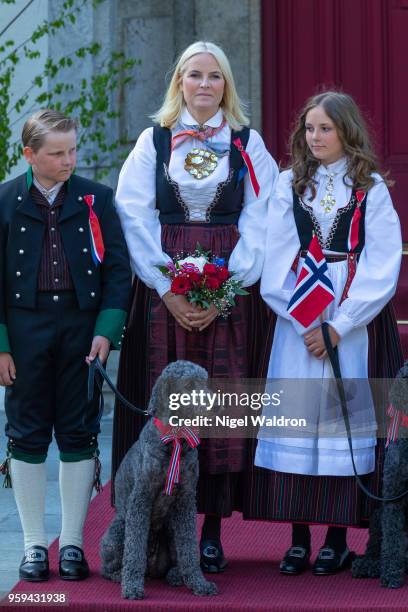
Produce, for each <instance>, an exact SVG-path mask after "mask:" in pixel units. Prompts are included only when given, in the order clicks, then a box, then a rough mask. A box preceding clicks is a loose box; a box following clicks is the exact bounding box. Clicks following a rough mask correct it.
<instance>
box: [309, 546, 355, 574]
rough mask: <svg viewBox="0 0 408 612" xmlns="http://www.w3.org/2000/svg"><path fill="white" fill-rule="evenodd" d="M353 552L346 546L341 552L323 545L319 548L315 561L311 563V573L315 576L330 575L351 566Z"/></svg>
mask: <svg viewBox="0 0 408 612" xmlns="http://www.w3.org/2000/svg"><path fill="white" fill-rule="evenodd" d="M354 557H355V553H353V552H350V551H349V549H348V548H347V547H346V548H345V549H344V551H343V552H342V553H339V552H338V551H337V550H335V549H334V548H332V547H331V546H323V547H322V548H321V549H320V550H319V554H318V555H317V558H316V561H315V562H314V563H313V567H312V573H313V574H314V575H315V576H330V575H331V574H336V573H337V572H341V570H343V569H346V568H349V567H351V563H352V561H353V559H354Z"/></svg>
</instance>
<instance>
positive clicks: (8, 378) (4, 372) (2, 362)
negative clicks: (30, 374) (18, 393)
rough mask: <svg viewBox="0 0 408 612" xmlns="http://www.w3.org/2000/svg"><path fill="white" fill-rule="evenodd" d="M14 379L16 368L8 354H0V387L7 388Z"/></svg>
mask: <svg viewBox="0 0 408 612" xmlns="http://www.w3.org/2000/svg"><path fill="white" fill-rule="evenodd" d="M15 379H16V366H15V365H14V360H13V358H12V356H11V355H10V353H0V386H1V387H9V386H10V385H12V384H13V383H14V381H15Z"/></svg>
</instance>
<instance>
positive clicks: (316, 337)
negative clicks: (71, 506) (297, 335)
mask: <svg viewBox="0 0 408 612" xmlns="http://www.w3.org/2000/svg"><path fill="white" fill-rule="evenodd" d="M329 336H330V340H331V343H332V346H333V348H334V347H335V346H337V345H338V343H339V342H340V336H339V334H338V333H337V332H336V330H335V329H334V327H331V325H329ZM303 338H304V342H305V346H306V348H307V350H308V351H309V352H310V353H312V355H314V356H315V357H316V358H317V359H324V358H325V357H327V351H326V347H325V344H324V339H323V332H322V328H321V327H316V329H312V331H310V332H307V334H305V335H304V336H303Z"/></svg>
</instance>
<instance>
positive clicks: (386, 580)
mask: <svg viewBox="0 0 408 612" xmlns="http://www.w3.org/2000/svg"><path fill="white" fill-rule="evenodd" d="M380 582H381V586H383V587H386V588H387V589H399V588H400V587H402V586H403V584H404V577H403V576H381V579H380Z"/></svg>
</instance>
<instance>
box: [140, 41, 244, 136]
mask: <svg viewBox="0 0 408 612" xmlns="http://www.w3.org/2000/svg"><path fill="white" fill-rule="evenodd" d="M198 53H210V54H211V55H213V56H214V58H215V60H216V61H217V63H218V65H219V67H220V70H221V72H222V75H223V77H224V81H225V86H224V95H223V98H222V101H221V109H222V112H223V114H224V117H225V119H226V120H227V122H228V125H229V126H230V127H231V128H232V129H233V130H237V131H239V130H241V129H242V127H243V126H244V125H248V124H249V119H248V117H247V116H246V114H245V110H244V104H243V103H242V102H241V100H240V98H239V96H238V93H237V90H236V87H235V82H234V77H233V75H232V70H231V66H230V63H229V61H228V58H227V56H226V55H225V53H224V51H223V50H222V49H221V48H220V47H218V46H217V45H215V44H214V43H211V42H204V41H198V42H195V43H193V44H192V45H190V46H189V47H187V49H185V50H184V51H183V53H182V54H181V55H180V57H179V58H178V60H177V62H176V65H175V68H174V72H173V76H172V78H171V81H170V85H169V87H168V89H167V92H166V95H165V97H164V102H163V104H162V106H161V108H160V109H159V110H158V111H157V113H155V114H154V115H152V117H151V118H152V119H153V121H155V122H156V123H158V124H159V125H161V126H162V127H167V128H170V129H171V128H174V126H175V125H176V123H177V120H178V118H179V117H180V114H181V111H182V109H183V106H184V98H183V92H182V90H181V87H180V84H181V79H182V77H183V73H184V70H185V64H186V62H187V61H188V60H189V59H190V58H191V57H193V55H197V54H198Z"/></svg>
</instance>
